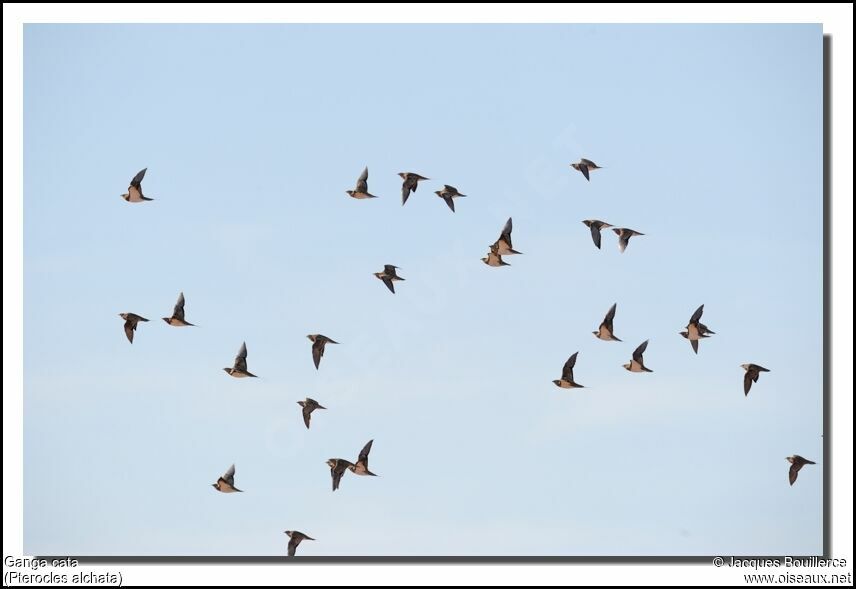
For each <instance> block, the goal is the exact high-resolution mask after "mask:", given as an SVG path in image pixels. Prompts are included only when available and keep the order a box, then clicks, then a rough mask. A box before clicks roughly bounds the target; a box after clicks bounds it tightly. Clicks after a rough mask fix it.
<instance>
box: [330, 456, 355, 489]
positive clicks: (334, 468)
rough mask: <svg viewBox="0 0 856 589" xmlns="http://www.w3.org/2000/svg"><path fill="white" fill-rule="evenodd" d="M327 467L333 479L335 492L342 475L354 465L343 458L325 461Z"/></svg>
mask: <svg viewBox="0 0 856 589" xmlns="http://www.w3.org/2000/svg"><path fill="white" fill-rule="evenodd" d="M327 466H329V467H330V476H331V477H332V478H333V490H334V491H335V490H336V489H338V488H339V483H340V482H342V477H343V476H344V474H345V473H346V472H348V470H350V469H351V467H352V466H354V465H353V463H351V462H349V461H348V460H345V459H344V458H331V459H329V460H328V461H327Z"/></svg>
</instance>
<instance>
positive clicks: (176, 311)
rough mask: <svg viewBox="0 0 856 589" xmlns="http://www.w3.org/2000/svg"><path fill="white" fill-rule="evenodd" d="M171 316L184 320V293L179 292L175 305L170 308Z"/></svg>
mask: <svg viewBox="0 0 856 589" xmlns="http://www.w3.org/2000/svg"><path fill="white" fill-rule="evenodd" d="M172 316H173V317H175V318H176V319H179V320H180V321H184V293H183V292H181V293H179V294H178V301H177V302H176V303H175V307H174V308H173V310H172Z"/></svg>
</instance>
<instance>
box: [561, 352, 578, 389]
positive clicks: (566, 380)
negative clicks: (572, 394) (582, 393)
mask: <svg viewBox="0 0 856 589" xmlns="http://www.w3.org/2000/svg"><path fill="white" fill-rule="evenodd" d="M577 354H579V352H574V353H573V354H571V357H570V358H568V361H567V362H565V365H564V366H563V367H562V378H561V379H559V380H554V381H553V384H554V385H556V386H557V387H560V388H563V389H582V388H585V387H583V385H581V384H577V383H576V382H574V365H575V364H576V363H577Z"/></svg>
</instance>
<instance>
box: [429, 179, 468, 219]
mask: <svg viewBox="0 0 856 589" xmlns="http://www.w3.org/2000/svg"><path fill="white" fill-rule="evenodd" d="M434 194H436V195H437V196H439V197H440V198H442V199H443V200H444V201H446V204H447V205H449V208H450V209H452V212H453V213H454V212H455V201H454V200H453V199H455V198H458V197H460V196H466V194H461V193H460V192H458V189H457V188H455V187H454V186H449V185H448V184H444V185H443V190H435V191H434Z"/></svg>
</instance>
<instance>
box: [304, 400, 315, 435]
mask: <svg viewBox="0 0 856 589" xmlns="http://www.w3.org/2000/svg"><path fill="white" fill-rule="evenodd" d="M313 409H314V407H312V406H311V405H310V404H309V403H306V404H305V405H303V423H305V424H306V429H309V421H310V420H311V419H312V410H313Z"/></svg>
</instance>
